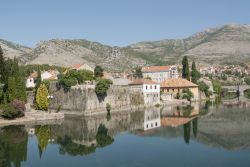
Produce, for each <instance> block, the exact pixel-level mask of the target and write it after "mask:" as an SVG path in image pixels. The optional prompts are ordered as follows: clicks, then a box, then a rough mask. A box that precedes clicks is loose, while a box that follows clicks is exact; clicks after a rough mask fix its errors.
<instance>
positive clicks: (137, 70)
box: [133, 67, 143, 78]
mask: <svg viewBox="0 0 250 167" xmlns="http://www.w3.org/2000/svg"><path fill="white" fill-rule="evenodd" d="M133 75H134V77H135V78H142V77H143V75H142V71H141V67H136V68H135V71H134V74H133Z"/></svg>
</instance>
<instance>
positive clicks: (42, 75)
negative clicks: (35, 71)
mask: <svg viewBox="0 0 250 167" xmlns="http://www.w3.org/2000/svg"><path fill="white" fill-rule="evenodd" d="M51 76H52V75H51V74H50V73H49V72H47V71H45V72H43V73H42V74H41V80H42V81H43V80H45V79H49V78H50V77H51Z"/></svg>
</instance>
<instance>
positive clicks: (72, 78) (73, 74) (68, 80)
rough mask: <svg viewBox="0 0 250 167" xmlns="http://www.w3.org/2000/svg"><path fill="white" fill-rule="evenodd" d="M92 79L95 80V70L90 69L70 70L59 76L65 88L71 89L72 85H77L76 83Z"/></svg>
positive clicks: (60, 82)
mask: <svg viewBox="0 0 250 167" xmlns="http://www.w3.org/2000/svg"><path fill="white" fill-rule="evenodd" d="M92 80H94V76H93V72H91V71H88V70H78V71H77V70H70V71H68V72H67V73H66V74H65V75H60V76H59V84H60V85H62V86H63V87H64V89H65V90H69V89H70V87H71V86H75V85H76V84H82V83H84V82H86V81H92Z"/></svg>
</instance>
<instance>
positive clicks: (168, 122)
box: [161, 103, 199, 127]
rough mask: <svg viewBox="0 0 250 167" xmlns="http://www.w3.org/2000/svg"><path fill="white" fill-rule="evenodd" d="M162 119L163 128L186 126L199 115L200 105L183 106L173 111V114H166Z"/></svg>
mask: <svg viewBox="0 0 250 167" xmlns="http://www.w3.org/2000/svg"><path fill="white" fill-rule="evenodd" d="M162 115H163V116H162V118H161V125H162V126H170V127H177V126H180V125H184V124H186V123H188V122H190V121H192V120H193V119H194V118H196V117H197V116H198V115H199V104H198V103H197V104H194V105H192V106H181V107H179V106H178V107H175V109H172V112H164V113H163V114H162Z"/></svg>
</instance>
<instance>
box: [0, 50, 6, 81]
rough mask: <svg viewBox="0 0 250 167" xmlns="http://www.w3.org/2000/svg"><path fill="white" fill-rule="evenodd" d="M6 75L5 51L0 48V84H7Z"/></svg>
mask: <svg viewBox="0 0 250 167" xmlns="http://www.w3.org/2000/svg"><path fill="white" fill-rule="evenodd" d="M4 76H5V73H4V57H3V50H2V47H1V46H0V83H4V82H5V77H4Z"/></svg>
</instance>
